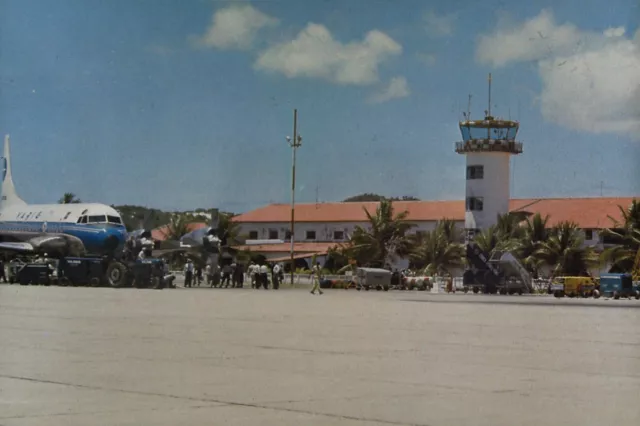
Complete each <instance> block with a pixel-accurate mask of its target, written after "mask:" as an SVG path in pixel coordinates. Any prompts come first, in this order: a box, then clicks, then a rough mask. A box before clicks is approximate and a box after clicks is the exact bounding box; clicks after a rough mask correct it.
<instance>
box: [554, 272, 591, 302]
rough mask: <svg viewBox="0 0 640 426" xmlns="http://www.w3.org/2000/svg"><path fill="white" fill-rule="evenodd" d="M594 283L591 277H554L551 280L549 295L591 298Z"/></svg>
mask: <svg viewBox="0 0 640 426" xmlns="http://www.w3.org/2000/svg"><path fill="white" fill-rule="evenodd" d="M595 289H596V282H595V281H594V280H593V278H591V277H555V278H554V279H553V280H551V293H553V295H554V296H555V297H564V296H565V295H566V296H569V297H576V296H579V297H591V296H592V295H593V291H594V290H595Z"/></svg>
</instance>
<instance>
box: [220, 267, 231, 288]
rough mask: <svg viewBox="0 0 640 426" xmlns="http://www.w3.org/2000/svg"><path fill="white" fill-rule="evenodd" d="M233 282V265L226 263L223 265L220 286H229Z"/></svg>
mask: <svg viewBox="0 0 640 426" xmlns="http://www.w3.org/2000/svg"><path fill="white" fill-rule="evenodd" d="M230 282H231V265H229V264H228V263H225V264H224V265H223V266H222V282H221V283H220V288H222V287H226V288H228V287H229V283H230Z"/></svg>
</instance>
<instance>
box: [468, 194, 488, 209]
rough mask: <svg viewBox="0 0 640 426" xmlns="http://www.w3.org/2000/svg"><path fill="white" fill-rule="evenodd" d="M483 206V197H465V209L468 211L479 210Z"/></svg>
mask: <svg viewBox="0 0 640 426" xmlns="http://www.w3.org/2000/svg"><path fill="white" fill-rule="evenodd" d="M483 207H484V198H483V197H468V198H467V211H468V212H481V211H482V208H483Z"/></svg>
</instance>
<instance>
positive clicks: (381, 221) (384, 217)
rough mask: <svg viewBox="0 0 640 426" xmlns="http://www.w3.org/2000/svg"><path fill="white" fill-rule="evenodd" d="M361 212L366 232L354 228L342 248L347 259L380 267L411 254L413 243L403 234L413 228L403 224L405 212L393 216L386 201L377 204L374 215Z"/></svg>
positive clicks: (391, 204) (388, 201) (363, 229)
mask: <svg viewBox="0 0 640 426" xmlns="http://www.w3.org/2000/svg"><path fill="white" fill-rule="evenodd" d="M364 211H365V213H366V215H367V219H368V221H369V226H368V228H369V229H365V228H363V227H361V226H356V228H355V230H354V232H353V234H352V235H351V238H350V240H349V246H348V247H347V248H346V254H347V256H348V257H350V258H353V259H355V260H356V261H357V262H358V264H360V265H368V266H374V267H384V266H386V265H387V264H388V263H390V262H392V261H393V260H395V258H396V257H397V256H406V255H408V254H409V253H410V252H411V248H412V243H413V241H412V239H411V238H410V237H409V236H408V235H407V231H408V230H409V229H411V228H412V227H413V225H412V224H410V223H407V222H406V218H407V215H408V212H406V211H403V212H400V213H398V214H396V215H395V216H394V212H393V202H392V201H390V200H382V201H380V205H379V206H378V208H376V211H375V214H371V213H370V212H369V211H368V210H367V209H366V208H365V209H364Z"/></svg>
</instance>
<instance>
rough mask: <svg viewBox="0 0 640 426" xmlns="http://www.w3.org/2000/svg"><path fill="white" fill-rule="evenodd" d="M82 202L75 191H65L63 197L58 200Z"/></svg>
mask: <svg viewBox="0 0 640 426" xmlns="http://www.w3.org/2000/svg"><path fill="white" fill-rule="evenodd" d="M81 202H82V201H80V199H79V198H78V197H76V194H74V193H73V192H65V193H64V195H63V196H62V198H60V199H59V200H58V204H79V203H81Z"/></svg>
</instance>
